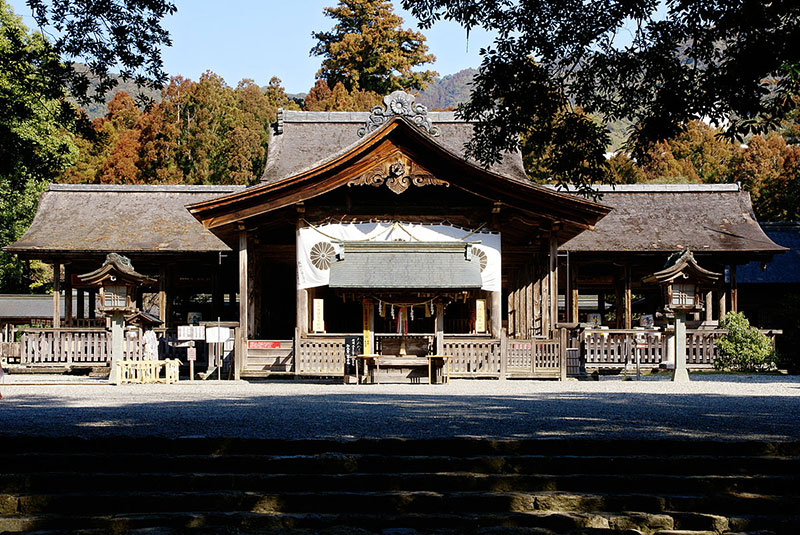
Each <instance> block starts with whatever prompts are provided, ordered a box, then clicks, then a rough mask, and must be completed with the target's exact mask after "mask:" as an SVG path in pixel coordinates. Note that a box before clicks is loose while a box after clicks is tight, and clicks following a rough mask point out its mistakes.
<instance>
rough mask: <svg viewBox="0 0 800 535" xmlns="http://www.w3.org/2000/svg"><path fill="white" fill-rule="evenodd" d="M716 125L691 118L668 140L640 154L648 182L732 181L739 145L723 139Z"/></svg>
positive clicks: (696, 182) (715, 182) (697, 182)
mask: <svg viewBox="0 0 800 535" xmlns="http://www.w3.org/2000/svg"><path fill="white" fill-rule="evenodd" d="M720 134H721V131H720V129H718V128H712V127H711V126H709V125H707V124H706V123H704V122H702V121H690V122H689V123H688V124H687V125H686V126H685V130H684V131H683V132H681V133H679V134H678V135H676V136H675V137H673V138H671V139H667V140H664V141H658V142H656V143H654V144H653V145H652V146H651V148H650V149H649V150H648V151H647V153H646V154H644V156H643V157H642V168H643V170H644V172H645V174H646V176H647V181H648V182H656V181H657V182H661V183H686V182H689V183H695V184H722V183H727V182H731V181H732V179H731V169H732V166H733V164H734V162H735V161H736V160H737V158H738V157H739V153H740V149H739V147H738V145H736V144H734V143H732V142H730V141H728V140H726V139H723V138H722V137H721V136H720Z"/></svg>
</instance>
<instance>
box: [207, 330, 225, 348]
mask: <svg viewBox="0 0 800 535" xmlns="http://www.w3.org/2000/svg"><path fill="white" fill-rule="evenodd" d="M230 338H231V329H230V327H206V342H208V343H209V344H221V343H223V342H227V341H228V340H229V339H230Z"/></svg>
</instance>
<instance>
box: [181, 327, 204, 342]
mask: <svg viewBox="0 0 800 535" xmlns="http://www.w3.org/2000/svg"><path fill="white" fill-rule="evenodd" d="M205 338H206V328H205V327H204V326H202V325H178V340H205Z"/></svg>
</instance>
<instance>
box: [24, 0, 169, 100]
mask: <svg viewBox="0 0 800 535" xmlns="http://www.w3.org/2000/svg"><path fill="white" fill-rule="evenodd" d="M27 4H28V6H29V7H30V8H31V13H32V15H33V18H34V20H36V23H37V25H38V26H39V28H40V29H41V32H42V34H43V35H44V34H45V33H46V34H47V35H48V37H49V38H50V43H51V45H52V47H53V50H54V51H55V53H56V55H57V56H60V57H61V58H62V59H63V60H64V61H67V62H73V63H76V64H82V65H85V66H87V67H88V69H84V68H70V69H66V70H63V71H61V72H59V73H58V74H59V77H58V78H57V81H58V82H59V83H60V84H61V85H66V86H68V87H69V90H70V93H71V94H72V96H73V97H75V98H76V99H78V102H79V103H81V104H82V105H86V104H88V103H89V102H91V101H92V100H94V101H95V102H102V101H103V100H104V99H105V95H106V94H107V93H108V92H109V91H110V90H112V89H113V88H114V87H115V86H116V85H117V78H116V77H115V76H114V75H113V73H112V72H111V69H114V70H117V69H118V70H119V75H120V76H121V77H122V79H124V80H126V81H127V80H133V81H135V82H136V84H137V85H138V86H140V87H149V88H153V89H161V88H162V87H163V85H164V83H165V82H166V81H167V73H166V72H164V69H163V62H162V59H161V47H162V46H169V45H171V44H172V43H171V41H170V38H169V33H168V32H167V31H166V30H165V29H164V28H163V27H162V26H161V20H162V19H163V18H164V17H165V16H167V15H171V14H173V13H175V11H176V9H177V8H176V7H175V4H174V3H173V2H172V1H170V0H105V1H102V2H96V1H91V0H27Z"/></svg>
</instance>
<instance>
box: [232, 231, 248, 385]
mask: <svg viewBox="0 0 800 535" xmlns="http://www.w3.org/2000/svg"><path fill="white" fill-rule="evenodd" d="M247 297H248V293H247V230H246V229H245V228H243V227H240V228H239V336H238V337H237V338H238V340H239V344H238V345H239V347H238V348H237V349H238V352H237V353H236V354H235V355H234V357H235V359H236V361H235V366H234V379H236V380H239V378H240V377H241V372H242V369H244V362H245V358H246V354H247V339H248V337H249V333H248V332H247V328H248V324H249V322H248V318H247V312H248V309H249V306H248V303H247Z"/></svg>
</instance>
